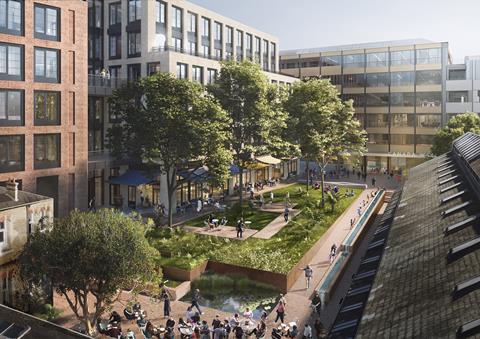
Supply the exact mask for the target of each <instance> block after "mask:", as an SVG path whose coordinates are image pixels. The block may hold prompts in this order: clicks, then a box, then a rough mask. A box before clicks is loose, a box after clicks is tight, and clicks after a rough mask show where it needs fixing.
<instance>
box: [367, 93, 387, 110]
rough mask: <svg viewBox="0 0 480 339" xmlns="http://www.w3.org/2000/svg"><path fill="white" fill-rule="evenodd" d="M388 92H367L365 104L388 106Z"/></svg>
mask: <svg viewBox="0 0 480 339" xmlns="http://www.w3.org/2000/svg"><path fill="white" fill-rule="evenodd" d="M388 102H389V101H388V93H367V106H371V107H379V106H388Z"/></svg>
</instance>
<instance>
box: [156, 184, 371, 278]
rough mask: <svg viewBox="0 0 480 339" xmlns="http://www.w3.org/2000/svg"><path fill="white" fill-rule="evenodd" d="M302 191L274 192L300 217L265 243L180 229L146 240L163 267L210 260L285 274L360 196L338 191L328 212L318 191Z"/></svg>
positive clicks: (295, 188) (294, 188) (187, 266)
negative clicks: (287, 198) (287, 196)
mask: <svg viewBox="0 0 480 339" xmlns="http://www.w3.org/2000/svg"><path fill="white" fill-rule="evenodd" d="M300 187H301V188H302V193H300V190H299V188H300ZM305 188H306V187H305V185H292V186H290V187H288V188H282V189H279V190H276V191H274V195H275V199H278V200H277V201H282V200H284V199H285V194H286V192H287V191H288V192H290V200H291V202H292V203H296V204H297V206H298V207H300V208H301V209H302V213H301V214H299V215H298V216H297V217H296V218H294V219H293V220H292V221H291V222H290V223H289V224H288V225H287V226H285V227H284V228H283V229H282V230H281V231H280V232H279V233H277V234H276V235H275V236H273V237H272V238H270V239H268V240H264V239H256V238H249V239H246V240H244V241H237V240H230V239H225V238H219V237H214V236H205V235H198V234H193V233H189V232H185V231H182V230H181V229H177V230H162V229H154V230H152V231H150V232H149V233H148V234H147V236H148V238H149V240H150V242H151V243H152V245H154V246H155V247H156V248H157V249H158V250H159V251H160V252H161V253H164V254H167V256H170V257H169V258H167V257H166V256H164V257H162V260H161V261H162V264H163V265H167V266H176V267H179V268H184V269H191V268H193V267H196V266H197V265H198V264H200V263H201V262H204V261H205V260H208V259H212V260H216V261H219V262H224V263H229V264H235V265H239V266H244V267H251V268H256V269H261V270H265V271H270V272H277V273H288V272H289V271H290V270H291V269H292V267H293V266H295V265H296V264H297V262H298V261H299V260H300V258H301V257H302V256H303V255H304V254H305V253H306V252H307V251H308V250H309V249H310V248H311V247H312V246H313V244H314V243H315V242H316V241H317V240H318V239H320V237H321V236H322V235H323V234H324V233H325V231H326V230H328V228H329V227H330V226H331V225H332V224H333V223H334V222H335V220H336V219H337V218H338V217H339V216H340V215H341V214H342V213H343V211H345V209H346V208H347V207H348V206H349V205H350V204H351V203H352V202H353V201H354V200H355V199H356V198H357V196H358V194H359V193H360V192H361V190H360V189H354V193H355V195H354V196H352V197H344V193H345V189H344V188H341V189H340V192H339V197H341V198H340V199H339V201H338V202H337V204H336V205H335V209H334V210H333V211H331V209H330V206H329V205H326V206H325V209H323V208H322V207H321V204H320V198H321V192H320V191H318V190H309V193H308V195H307V194H306V192H305ZM265 198H266V199H265V200H266V201H268V198H267V197H265Z"/></svg>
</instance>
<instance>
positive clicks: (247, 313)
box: [243, 307, 253, 319]
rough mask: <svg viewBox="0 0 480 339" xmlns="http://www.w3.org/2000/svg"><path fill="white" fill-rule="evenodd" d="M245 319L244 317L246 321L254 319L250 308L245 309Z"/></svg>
mask: <svg viewBox="0 0 480 339" xmlns="http://www.w3.org/2000/svg"><path fill="white" fill-rule="evenodd" d="M243 317H244V318H245V319H252V318H253V312H252V311H250V308H248V307H247V308H246V309H245V312H243Z"/></svg>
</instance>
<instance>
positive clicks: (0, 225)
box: [0, 220, 11, 302]
mask: <svg viewBox="0 0 480 339" xmlns="http://www.w3.org/2000/svg"><path fill="white" fill-rule="evenodd" d="M5 223H6V221H5V220H1V221H0V244H2V245H3V244H4V243H5V241H6V240H7V236H6V233H7V232H6V226H5ZM3 279H4V280H3V284H2V286H3V288H2V295H3V300H4V302H5V301H7V300H8V297H7V295H8V282H7V277H5V278H3ZM10 283H11V282H10Z"/></svg>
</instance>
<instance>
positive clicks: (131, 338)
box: [126, 329, 135, 339]
mask: <svg viewBox="0 0 480 339" xmlns="http://www.w3.org/2000/svg"><path fill="white" fill-rule="evenodd" d="M126 339H135V333H133V331H132V330H131V329H128V330H127V334H126Z"/></svg>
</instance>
